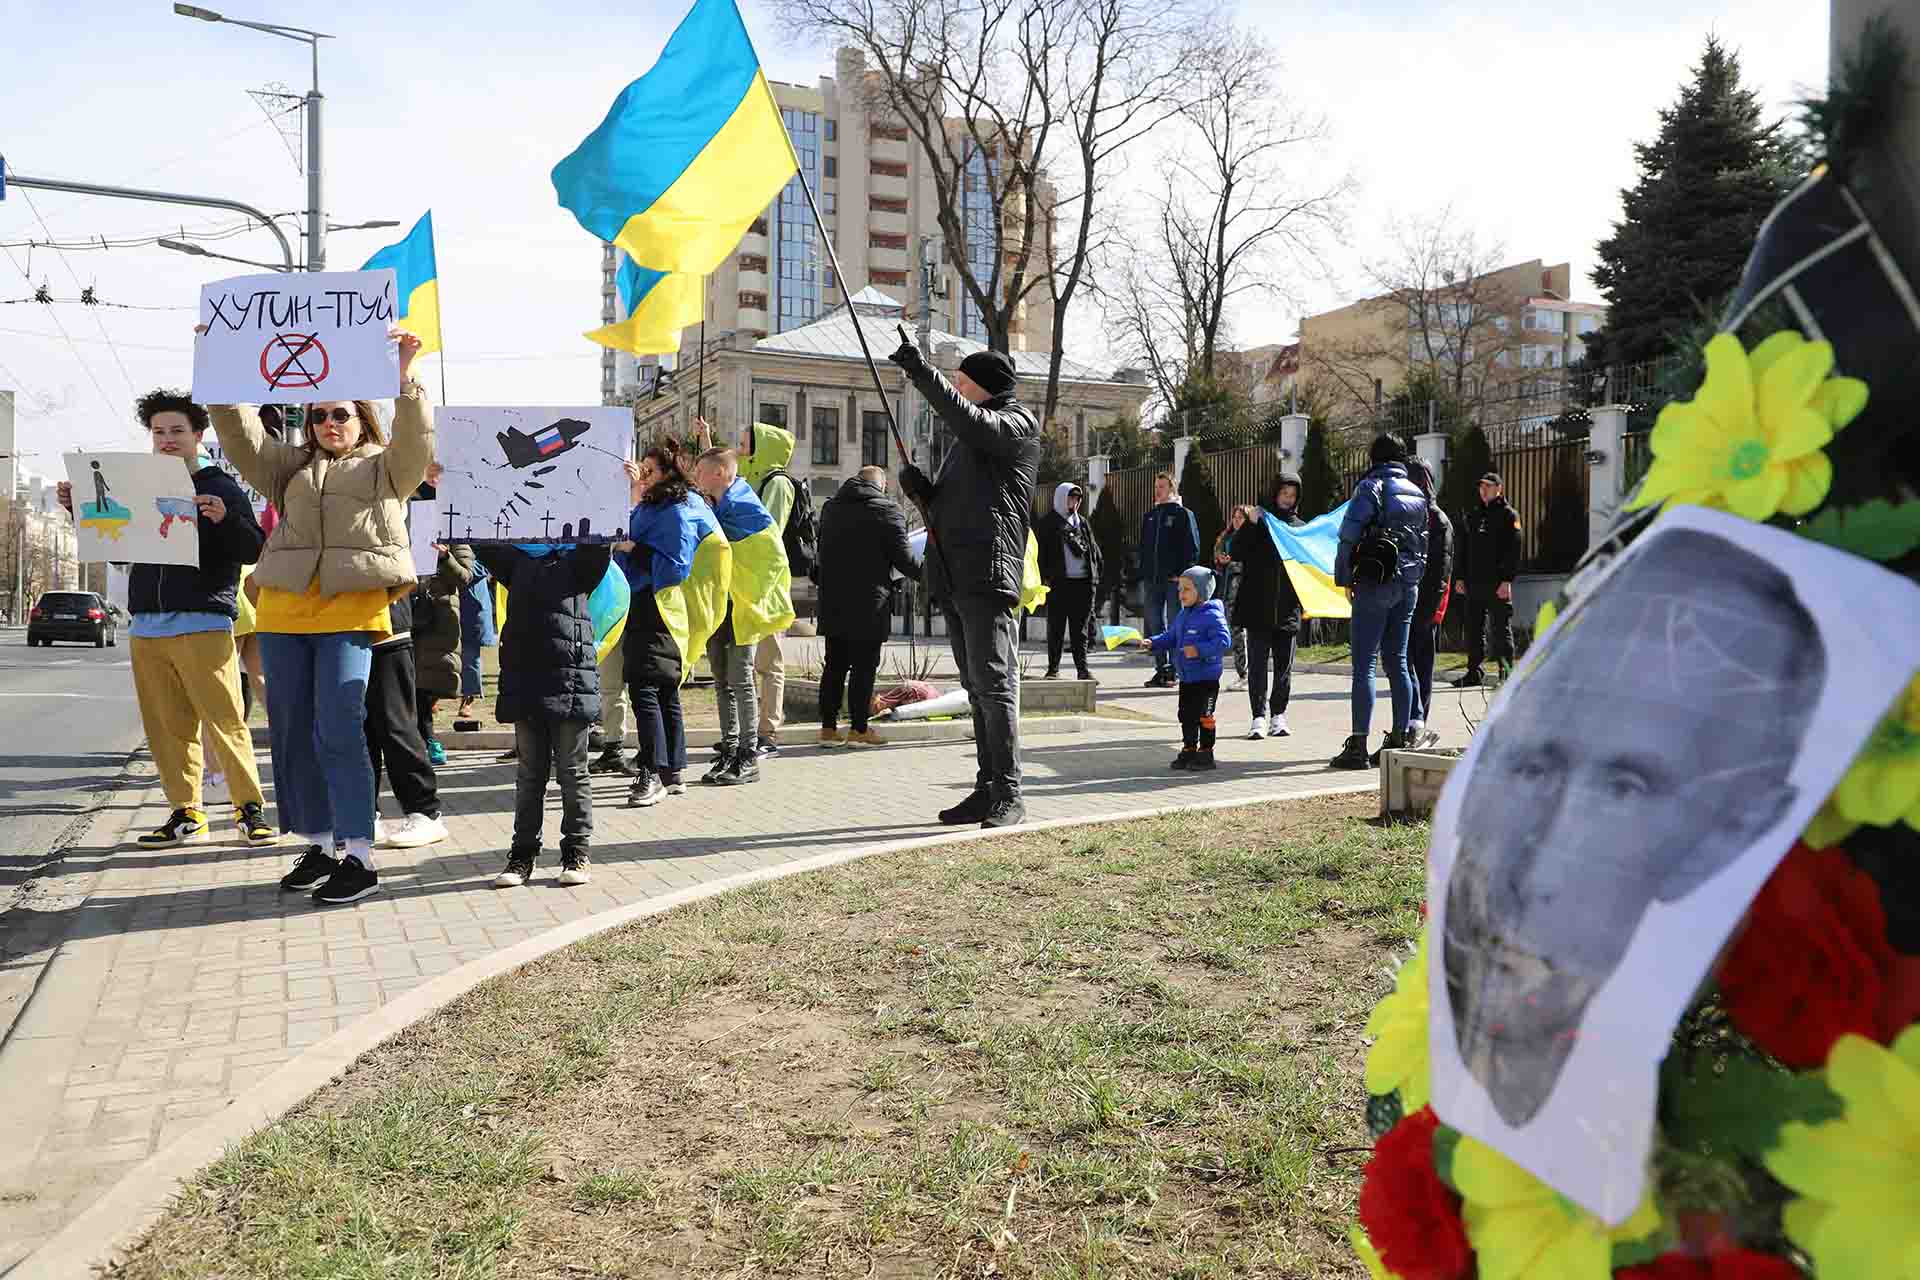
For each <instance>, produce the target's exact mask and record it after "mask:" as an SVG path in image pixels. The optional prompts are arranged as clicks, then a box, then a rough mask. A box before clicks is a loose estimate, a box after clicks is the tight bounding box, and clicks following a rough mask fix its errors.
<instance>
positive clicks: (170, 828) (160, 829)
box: [134, 809, 207, 849]
mask: <svg viewBox="0 0 1920 1280" xmlns="http://www.w3.org/2000/svg"><path fill="white" fill-rule="evenodd" d="M206 834H207V815H206V813H205V811H203V810H200V809H175V810H174V811H173V812H172V813H170V814H168V815H167V820H166V821H165V822H163V823H161V824H160V825H159V826H157V827H155V828H154V829H153V830H151V831H149V832H147V833H146V834H145V835H143V836H141V837H140V838H139V839H138V840H136V841H134V843H135V844H137V845H139V846H140V847H141V848H142V849H171V848H173V847H174V846H175V845H179V844H185V843H187V842H188V841H189V840H199V839H201V838H202V837H204V836H205V835H206Z"/></svg>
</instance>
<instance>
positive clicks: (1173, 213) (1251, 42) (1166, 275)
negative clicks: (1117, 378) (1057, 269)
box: [1105, 31, 1350, 400]
mask: <svg viewBox="0 0 1920 1280" xmlns="http://www.w3.org/2000/svg"><path fill="white" fill-rule="evenodd" d="M1277 68H1278V62H1277V58H1276V55H1275V53H1274V50H1273V48H1272V46H1271V45H1269V44H1268V43H1267V42H1266V41H1264V40H1263V39H1261V38H1260V37H1259V36H1257V35H1255V34H1253V33H1251V32H1245V31H1233V32H1229V33H1226V34H1225V35H1224V36H1222V37H1221V38H1220V39H1219V40H1217V41H1216V42H1215V44H1214V45H1213V46H1212V48H1210V49H1209V50H1208V51H1207V52H1206V53H1205V54H1204V55H1202V56H1201V57H1200V58H1198V59H1197V60H1196V61H1195V63H1194V65H1193V67H1192V69H1191V70H1192V74H1193V76H1194V81H1195V93H1194V96H1193V100H1192V101H1191V102H1189V103H1188V104H1186V105H1185V106H1184V107H1183V109H1182V111H1181V117H1182V120H1183V123H1184V126H1185V127H1184V129H1183V130H1182V132H1181V134H1180V136H1179V138H1178V139H1177V140H1176V141H1175V145H1174V146H1173V147H1172V148H1170V150H1169V152H1168V154H1167V156H1166V158H1165V160H1164V162H1163V165H1162V170H1161V177H1162V180H1163V183H1164V188H1163V190H1162V192H1161V194H1160V195H1159V196H1158V197H1156V199H1155V201H1154V207H1153V210H1152V214H1151V217H1150V219H1149V220H1148V221H1147V224H1146V226H1145V227H1144V229H1141V230H1139V231H1138V232H1137V234H1136V235H1135V236H1134V237H1132V238H1131V239H1130V240H1129V241H1128V242H1127V243H1126V245H1125V246H1124V249H1123V251H1122V253H1121V254H1120V255H1118V257H1119V259H1120V260H1119V261H1117V262H1116V261H1115V260H1114V258H1112V257H1110V258H1109V264H1110V265H1111V266H1112V267H1113V268H1114V269H1113V270H1112V271H1111V272H1110V275H1111V277H1112V283H1111V284H1110V285H1109V286H1108V287H1107V289H1106V290H1105V292H1106V295H1107V297H1108V298H1109V300H1110V305H1111V306H1112V311H1113V314H1114V315H1115V317H1116V328H1117V329H1118V331H1119V333H1118V336H1119V337H1120V338H1121V340H1122V342H1123V343H1124V345H1126V346H1127V347H1129V348H1130V349H1131V350H1132V351H1133V353H1134V354H1135V356H1136V357H1137V358H1139V359H1141V360H1143V361H1144V362H1146V363H1147V365H1148V367H1149V369H1150V370H1151V371H1152V373H1153V376H1154V379H1155V382H1156V384H1157V385H1158V386H1159V389H1160V392H1161V395H1162V396H1163V397H1165V398H1167V399H1168V400H1171V398H1172V389H1173V388H1177V387H1178V386H1180V385H1181V384H1182V383H1184V382H1185V381H1186V380H1187V379H1188V378H1190V377H1193V376H1200V377H1205V378H1209V379H1210V378H1213V377H1214V376H1215V363H1216V357H1217V356H1218V354H1219V352H1220V350H1221V343H1222V340H1223V339H1224V338H1225V337H1226V335H1227V331H1228V326H1229V324H1230V320H1231V315H1232V311H1233V308H1234V305H1235V303H1236V302H1237V301H1239V300H1242V299H1246V298H1249V297H1251V296H1253V295H1258V294H1266V295H1268V296H1270V297H1280V296H1285V295H1286V292H1287V290H1286V284H1285V281H1286V280H1287V279H1288V277H1289V275H1290V274H1297V273H1303V272H1306V271H1309V270H1312V269H1314V266H1313V264H1314V262H1315V260H1316V258H1317V256H1318V254H1317V251H1318V249H1319V247H1320V245H1321V243H1322V241H1323V240H1324V238H1325V237H1326V236H1327V235H1328V234H1329V233H1330V232H1333V231H1335V230H1337V229H1338V227H1339V226H1340V223H1341V219H1342V216H1343V206H1344V204H1345V199H1346V195H1347V192H1348V190H1349V188H1350V183H1349V182H1348V180H1347V179H1345V178H1340V179H1337V180H1334V181H1331V182H1327V183H1324V184H1318V183H1313V182H1310V181H1303V180H1302V179H1300V178H1299V177H1298V176H1297V174H1296V169H1297V167H1298V166H1300V165H1302V164H1304V162H1305V161H1306V160H1307V159H1308V157H1310V156H1311V155H1313V154H1315V153H1316V152H1317V150H1318V144H1319V143H1321V142H1322V141H1323V140H1324V138H1325V136H1326V129H1325V126H1324V125H1323V124H1322V123H1321V122H1320V121H1319V120H1318V119H1316V118H1314V117H1312V116H1310V115H1308V114H1306V113H1304V112H1301V111H1298V110H1296V109H1293V108H1291V107H1290V106H1289V105H1288V104H1287V103H1286V102H1285V101H1284V100H1283V99H1282V98H1281V96H1280V94H1279V92H1278V90H1277V88H1276V86H1275V84H1274V80H1275V74H1276V71H1277Z"/></svg>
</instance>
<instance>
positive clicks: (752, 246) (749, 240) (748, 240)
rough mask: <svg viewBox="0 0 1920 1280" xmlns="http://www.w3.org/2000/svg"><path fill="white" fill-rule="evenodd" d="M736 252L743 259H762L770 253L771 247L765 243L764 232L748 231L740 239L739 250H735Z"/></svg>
mask: <svg viewBox="0 0 1920 1280" xmlns="http://www.w3.org/2000/svg"><path fill="white" fill-rule="evenodd" d="M754 225H755V226H756V227H757V226H759V225H761V224H760V223H757V222H756V223H754ZM736 252H738V253H739V254H741V255H742V256H743V257H756V256H757V257H761V258H764V257H766V256H767V255H768V254H769V253H771V252H772V246H771V245H770V244H769V243H768V242H767V233H766V232H764V231H749V232H747V234H746V235H744V236H741V237H740V248H739V249H738V250H736Z"/></svg>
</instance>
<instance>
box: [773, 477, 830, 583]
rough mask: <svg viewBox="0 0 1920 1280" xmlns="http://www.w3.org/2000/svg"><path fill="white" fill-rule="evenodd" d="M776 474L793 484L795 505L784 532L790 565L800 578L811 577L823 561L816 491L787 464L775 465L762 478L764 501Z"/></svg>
mask: <svg viewBox="0 0 1920 1280" xmlns="http://www.w3.org/2000/svg"><path fill="white" fill-rule="evenodd" d="M775 476H784V477H785V478H786V481H787V483H788V484H789V485H791V486H792V487H793V508H792V510H790V511H789V512H788V513H787V527H786V528H785V529H784V530H782V531H781V535H780V540H781V542H783V543H784V544H785V545H786V548H787V568H788V570H789V571H791V572H792V574H793V576H794V577H796V578H805V577H811V576H812V574H813V569H814V566H815V565H816V564H818V563H819V561H820V517H819V515H818V514H817V513H816V512H815V511H814V509H813V491H812V489H810V488H809V487H808V486H806V485H804V484H802V483H801V482H800V481H798V480H796V479H794V478H793V477H792V476H790V475H788V474H787V470H786V468H785V467H775V468H774V469H773V470H771V471H769V472H767V474H766V475H765V477H763V478H762V479H761V481H760V501H761V502H763V503H764V502H765V501H766V500H767V486H768V485H770V484H772V483H773V478H774V477H775Z"/></svg>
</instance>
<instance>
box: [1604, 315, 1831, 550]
mask: <svg viewBox="0 0 1920 1280" xmlns="http://www.w3.org/2000/svg"><path fill="white" fill-rule="evenodd" d="M1706 357H1707V377H1706V381H1705V382H1704V383H1703V384H1702V385H1701V387H1700V390H1699V393H1698V394H1696V395H1695V396H1694V398H1693V399H1691V400H1687V401H1680V402H1676V403H1674V404H1670V405H1668V406H1667V407H1666V408H1664V409H1662V410H1661V411H1660V417H1659V419H1658V420H1657V421H1656V422H1655V423H1654V427H1653V435H1652V436H1651V438H1650V441H1649V443H1650V444H1651V445H1652V448H1653V465H1652V466H1651V467H1650V468H1648V470H1647V478H1646V481H1645V483H1643V484H1642V485H1641V486H1640V492H1639V493H1638V494H1637V495H1635V497H1634V499H1633V501H1632V502H1631V503H1629V504H1628V505H1629V507H1630V508H1633V507H1647V506H1652V505H1653V504H1654V503H1656V502H1659V503H1663V504H1664V505H1668V506H1671V505H1672V504H1674V503H1676V502H1680V503H1693V504H1696V505H1699V506H1706V507H1717V508H1719V509H1720V510H1722V511H1731V512H1732V513H1733V514H1734V515H1737V516H1743V517H1745V518H1746V519H1748V520H1765V519H1767V518H1768V517H1769V516H1772V515H1774V514H1775V513H1777V512H1785V513H1787V514H1788V515H1795V516H1799V515H1805V514H1806V513H1807V512H1809V511H1811V510H1813V509H1814V508H1815V507H1817V506H1819V505H1820V503H1821V502H1822V501H1823V500H1824V499H1825V498H1826V496H1827V490H1828V489H1829V488H1830V487H1831V486H1832V484H1833V463H1832V462H1831V461H1830V460H1829V459H1828V458H1827V455H1826V454H1825V453H1824V452H1823V450H1824V449H1825V447H1826V445H1827V443H1828V442H1829V441H1831V440H1832V439H1833V433H1834V432H1835V431H1838V430H1839V429H1840V428H1842V427H1844V426H1846V425H1847V424H1848V423H1849V422H1851V421H1853V419H1854V418H1855V417H1857V416H1859V413H1860V411H1861V410H1862V409H1864V408H1866V405H1867V384H1866V383H1864V382H1862V381H1860V380H1859V379H1858V378H1834V377H1828V376H1827V375H1828V374H1829V373H1830V372H1831V371H1832V369H1833V344H1832V343H1828V342H1808V341H1807V340H1806V339H1805V338H1803V337H1801V336H1800V335H1799V334H1797V333H1794V332H1793V331H1791V330H1786V331H1782V332H1780V333H1776V334H1774V335H1773V336H1772V337H1770V338H1768V339H1767V340H1766V341H1765V342H1762V343H1761V344H1760V345H1759V346H1757V347H1755V348H1754V349H1753V351H1752V352H1751V353H1749V352H1748V351H1746V350H1745V349H1744V348H1743V347H1741V345H1740V340H1739V339H1738V338H1736V337H1734V336H1733V335H1732V334H1729V333H1721V334H1715V335H1714V337H1713V339H1712V340H1711V341H1709V342H1708V343H1707V346H1706Z"/></svg>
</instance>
